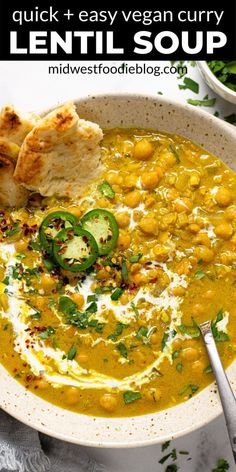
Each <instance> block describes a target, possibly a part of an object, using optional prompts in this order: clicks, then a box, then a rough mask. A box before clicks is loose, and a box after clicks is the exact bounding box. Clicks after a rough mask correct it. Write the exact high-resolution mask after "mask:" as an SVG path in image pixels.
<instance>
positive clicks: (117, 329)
mask: <svg viewBox="0 0 236 472" xmlns="http://www.w3.org/2000/svg"><path fill="white" fill-rule="evenodd" d="M124 328H126V325H125V324H123V323H120V322H118V323H116V327H115V331H114V333H113V334H110V335H109V336H108V339H110V340H111V341H113V342H115V341H117V338H118V337H119V336H121V334H122V333H123V330H124Z"/></svg>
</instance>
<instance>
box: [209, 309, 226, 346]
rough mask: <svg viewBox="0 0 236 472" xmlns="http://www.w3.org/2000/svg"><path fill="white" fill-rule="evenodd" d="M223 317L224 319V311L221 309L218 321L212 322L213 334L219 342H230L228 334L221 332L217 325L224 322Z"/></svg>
mask: <svg viewBox="0 0 236 472" xmlns="http://www.w3.org/2000/svg"><path fill="white" fill-rule="evenodd" d="M223 317H224V312H223V309H222V308H221V309H220V310H219V311H218V313H217V315H216V319H215V320H214V321H212V324H211V329H212V334H213V336H214V338H215V340H216V341H217V342H225V341H229V336H228V334H227V333H224V332H223V331H219V330H218V328H217V324H218V323H219V322H220V321H222V320H223Z"/></svg>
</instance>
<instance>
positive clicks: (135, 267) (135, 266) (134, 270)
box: [130, 262, 142, 274]
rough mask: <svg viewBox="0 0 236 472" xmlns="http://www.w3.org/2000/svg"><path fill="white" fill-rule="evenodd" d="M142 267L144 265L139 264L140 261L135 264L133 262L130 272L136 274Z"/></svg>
mask: <svg viewBox="0 0 236 472" xmlns="http://www.w3.org/2000/svg"><path fill="white" fill-rule="evenodd" d="M141 268H142V265H141V264H139V263H138V262H136V263H135V264H132V265H131V266H130V273H131V274H136V273H137V272H139V271H140V269H141Z"/></svg>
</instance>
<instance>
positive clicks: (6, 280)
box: [2, 275, 10, 285]
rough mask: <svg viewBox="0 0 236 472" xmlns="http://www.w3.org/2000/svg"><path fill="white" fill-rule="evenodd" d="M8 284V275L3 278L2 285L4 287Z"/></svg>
mask: <svg viewBox="0 0 236 472" xmlns="http://www.w3.org/2000/svg"><path fill="white" fill-rule="evenodd" d="M9 282H10V277H9V275H7V276H6V277H4V279H3V281H2V283H3V284H4V285H9Z"/></svg>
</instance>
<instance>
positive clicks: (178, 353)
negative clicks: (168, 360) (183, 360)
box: [172, 349, 180, 360]
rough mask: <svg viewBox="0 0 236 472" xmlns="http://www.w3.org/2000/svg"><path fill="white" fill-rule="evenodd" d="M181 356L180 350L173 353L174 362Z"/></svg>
mask: <svg viewBox="0 0 236 472" xmlns="http://www.w3.org/2000/svg"><path fill="white" fill-rule="evenodd" d="M179 355H180V349H178V350H176V351H174V352H172V359H173V360H174V359H177V357H179Z"/></svg>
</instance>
